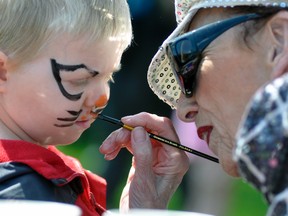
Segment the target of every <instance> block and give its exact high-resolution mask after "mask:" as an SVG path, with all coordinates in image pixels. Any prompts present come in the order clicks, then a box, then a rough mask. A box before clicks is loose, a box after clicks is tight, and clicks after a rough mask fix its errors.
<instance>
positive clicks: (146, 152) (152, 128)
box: [100, 113, 189, 211]
mask: <svg viewBox="0 0 288 216" xmlns="http://www.w3.org/2000/svg"><path fill="white" fill-rule="evenodd" d="M121 120H122V122H123V123H124V124H125V125H129V126H131V127H134V129H133V130H132V132H131V131H129V130H127V129H124V128H120V129H118V130H116V131H114V132H113V133H111V134H110V136H109V137H108V138H107V139H106V140H105V141H104V142H103V144H102V145H101V147H100V152H101V153H102V154H104V155H105V158H106V159H107V160H112V159H114V158H115V157H116V156H117V154H118V153H119V151H120V150H121V148H124V147H125V148H127V149H128V150H129V151H130V152H131V153H132V154H133V155H134V157H133V161H132V167H131V169H130V173H129V176H128V180H127V184H126V186H125V188H124V190H123V192H122V196H121V201H120V208H121V210H124V211H125V210H128V209H130V208H166V207H167V205H168V203H169V200H170V198H171V197H172V195H173V194H174V192H175V191H176V189H177V187H178V186H179V184H180V183H181V181H182V178H183V176H184V174H185V173H186V171H187V170H188V168H189V161H188V157H187V155H186V153H185V152H183V151H181V150H179V149H177V148H174V147H171V146H168V145H166V144H163V143H160V142H158V141H155V140H150V138H149V135H148V133H147V132H146V130H147V131H149V132H152V133H154V134H157V135H159V136H162V137H165V138H168V139H170V140H173V141H175V142H179V139H178V136H177V134H176V132H175V130H174V127H173V125H172V122H171V121H170V120H169V119H168V118H165V117H159V116H156V115H152V114H149V113H139V114H137V115H133V116H127V117H124V118H122V119H121Z"/></svg>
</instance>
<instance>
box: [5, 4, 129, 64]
mask: <svg viewBox="0 0 288 216" xmlns="http://www.w3.org/2000/svg"><path fill="white" fill-rule="evenodd" d="M62 33H68V34H69V35H72V36H73V37H74V36H75V38H77V37H79V36H84V35H85V36H87V35H88V36H89V38H88V39H89V40H91V41H93V40H101V39H104V38H107V37H108V38H111V39H114V40H120V41H121V42H122V45H123V50H124V49H125V48H127V47H128V46H129V44H130V43H131V40H132V27H131V17H130V11H129V7H128V4H127V2H126V0H0V51H2V52H4V53H5V54H6V55H7V56H8V57H9V58H12V59H13V60H16V62H17V63H20V62H24V61H27V60H29V59H31V58H32V57H34V56H35V55H37V54H39V52H41V50H42V49H43V48H44V47H45V46H46V45H47V44H48V43H49V41H50V40H52V39H53V38H55V37H57V36H58V35H59V34H62Z"/></svg>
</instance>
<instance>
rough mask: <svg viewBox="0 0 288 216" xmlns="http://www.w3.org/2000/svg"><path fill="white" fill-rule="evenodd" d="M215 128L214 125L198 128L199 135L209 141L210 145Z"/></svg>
mask: <svg viewBox="0 0 288 216" xmlns="http://www.w3.org/2000/svg"><path fill="white" fill-rule="evenodd" d="M212 130H213V126H211V125H209V126H202V127H199V128H198V129H197V133H198V137H199V138H200V139H202V140H204V141H206V142H207V144H208V145H209V141H210V135H211V132H212Z"/></svg>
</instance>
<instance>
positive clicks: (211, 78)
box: [177, 9, 288, 177]
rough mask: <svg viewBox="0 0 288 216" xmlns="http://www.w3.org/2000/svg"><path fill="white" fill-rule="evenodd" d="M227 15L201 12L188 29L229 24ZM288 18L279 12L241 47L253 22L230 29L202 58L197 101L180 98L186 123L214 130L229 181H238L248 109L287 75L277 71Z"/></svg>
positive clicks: (214, 145)
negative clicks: (238, 147)
mask: <svg viewBox="0 0 288 216" xmlns="http://www.w3.org/2000/svg"><path fill="white" fill-rule="evenodd" d="M224 15H225V13H224V10H223V9H207V10H202V11H200V12H199V13H198V14H197V15H196V17H195V19H193V21H192V23H191V26H190V29H195V28H199V27H200V26H203V25H204V24H207V23H211V22H215V21H216V20H223V19H227V16H226V17H225V16H224ZM223 16H224V17H223ZM287 17H288V13H287V12H279V13H278V14H276V15H274V16H273V17H271V18H270V19H269V21H268V22H267V23H266V24H265V25H264V26H263V27H262V28H260V29H259V30H258V31H256V32H253V33H252V34H250V35H249V36H247V37H246V41H243V38H244V33H243V25H244V24H245V25H249V24H251V21H250V23H249V22H246V23H244V24H243V25H241V24H240V25H238V26H235V27H233V28H231V29H229V30H228V31H226V32H225V33H223V34H222V35H220V36H219V37H218V38H216V39H215V40H214V41H212V43H211V44H210V45H209V46H208V47H207V48H206V49H205V50H204V52H203V53H202V61H201V64H200V66H199V70H198V78H197V89H196V93H195V95H194V96H193V97H191V98H186V97H185V96H184V95H181V96H180V98H179V103H178V106H177V114H178V117H179V118H180V119H181V120H182V121H185V122H195V123H196V125H197V128H198V129H201V128H203V127H205V126H212V127H213V130H212V132H211V134H210V142H209V148H210V149H211V150H212V151H213V152H214V153H215V155H217V156H218V157H219V161H220V164H221V166H222V167H223V169H224V171H225V172H226V173H227V174H229V175H231V176H235V177H236V176H239V174H238V170H237V165H236V163H235V161H233V151H234V146H235V135H236V132H237V128H238V125H239V122H240V120H241V117H242V114H243V112H244V109H245V107H246V105H247V104H248V102H249V100H250V98H251V96H252V95H253V94H254V92H255V91H256V90H257V89H258V88H259V87H261V86H262V85H263V84H265V83H267V82H269V81H270V80H271V78H274V77H276V76H277V74H279V73H280V74H281V73H283V72H284V71H282V72H281V71H279V68H277V67H280V65H281V64H282V62H281V59H282V58H283V57H284V56H285V55H286V54H287V53H286V50H283V49H282V46H283V45H284V43H283V40H282V39H283V38H282V37H283V35H284V34H286V33H285V30H284V28H281V27H280V26H281V25H283V24H284V22H287ZM284 20H286V21H284ZM285 25H286V24H285ZM285 28H286V27H285ZM285 46H286V44H285ZM232 47H233V49H232ZM282 51H285V53H284V52H282ZM284 58H285V57H284ZM286 58H287V56H286ZM283 69H284V68H283ZM283 69H282V70H283Z"/></svg>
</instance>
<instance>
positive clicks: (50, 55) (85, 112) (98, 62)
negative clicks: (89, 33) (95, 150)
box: [0, 35, 122, 146]
mask: <svg viewBox="0 0 288 216" xmlns="http://www.w3.org/2000/svg"><path fill="white" fill-rule="evenodd" d="M85 41H86V40H85V38H83V39H81V40H75V39H73V38H71V37H69V36H67V35H66V36H64V35H62V36H59V38H58V39H57V40H56V41H54V42H52V43H51V44H50V45H49V46H48V47H47V49H45V52H44V53H42V54H41V55H39V56H37V57H35V58H34V59H33V60H32V61H30V62H27V63H26V64H24V65H20V66H18V67H10V64H9V63H10V62H9V59H7V57H6V56H5V55H4V54H3V53H2V55H1V56H2V58H1V59H0V61H1V62H2V67H1V74H2V79H1V86H0V93H1V94H0V109H1V114H0V115H1V116H0V117H1V122H0V127H1V128H2V129H3V128H4V129H5V131H9V133H6V132H2V131H4V130H1V132H0V136H1V138H6V139H9V138H10V139H11V138H18V139H23V140H27V141H31V142H34V143H37V144H39V145H42V146H45V145H55V144H59V143H61V144H70V143H72V142H74V141H76V140H77V139H78V138H79V136H80V135H81V134H82V133H83V131H85V130H86V129H87V128H88V127H89V126H90V124H91V123H92V122H93V121H94V118H93V117H95V113H94V116H93V115H91V114H90V113H91V111H93V110H94V111H95V109H97V108H99V107H102V108H103V106H105V105H106V104H107V102H108V99H109V85H108V81H109V79H110V76H111V75H112V73H113V72H114V71H115V70H117V69H118V67H119V64H120V57H121V55H122V51H121V50H120V49H118V48H119V46H120V43H119V42H117V41H108V40H107V41H102V42H101V43H93V44H88V43H87V42H85ZM51 59H55V60H56V61H57V62H58V63H61V64H64V65H69V66H73V65H79V64H84V65H86V67H88V68H89V70H93V71H97V74H96V75H95V74H91V73H90V72H89V70H87V68H79V69H77V70H74V71H73V72H67V71H61V72H60V73H59V75H60V77H61V85H62V86H63V87H64V88H65V90H66V91H67V92H69V93H70V94H72V95H75V94H79V93H82V94H81V97H80V98H79V99H77V100H72V99H71V98H69V97H66V96H65V95H63V92H62V91H61V90H60V88H59V82H57V80H56V79H55V78H54V76H53V73H52V67H51ZM103 98H105V100H103ZM56 104H57V106H56ZM95 105H98V106H99V107H95ZM65 120H66V121H65ZM39 125H41V127H39ZM61 125H62V127H61V129H60V130H59V126H61ZM65 125H66V126H65Z"/></svg>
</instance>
